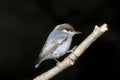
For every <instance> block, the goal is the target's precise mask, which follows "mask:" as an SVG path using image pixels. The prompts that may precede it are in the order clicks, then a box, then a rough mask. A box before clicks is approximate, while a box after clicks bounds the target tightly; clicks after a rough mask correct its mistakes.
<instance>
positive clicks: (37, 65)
mask: <svg viewBox="0 0 120 80" xmlns="http://www.w3.org/2000/svg"><path fill="white" fill-rule="evenodd" d="M42 61H43V59H41V58H40V57H39V58H38V59H37V61H36V64H35V68H38V67H39V65H40V64H41V62H42Z"/></svg>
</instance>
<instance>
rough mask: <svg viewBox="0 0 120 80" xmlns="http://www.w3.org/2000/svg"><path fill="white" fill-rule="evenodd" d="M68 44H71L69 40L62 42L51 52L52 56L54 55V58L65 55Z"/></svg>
mask: <svg viewBox="0 0 120 80" xmlns="http://www.w3.org/2000/svg"><path fill="white" fill-rule="evenodd" d="M70 45H71V41H66V42H64V43H63V44H62V45H60V46H59V47H58V48H57V49H56V50H55V51H54V52H53V55H52V56H54V58H59V57H60V56H63V55H65V54H66V53H67V51H68V50H69V48H70Z"/></svg>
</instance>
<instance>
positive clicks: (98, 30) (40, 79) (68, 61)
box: [34, 24, 108, 80]
mask: <svg viewBox="0 0 120 80" xmlns="http://www.w3.org/2000/svg"><path fill="white" fill-rule="evenodd" d="M107 30H108V28H107V24H103V25H102V26H100V27H98V26H97V25H96V26H95V28H94V30H93V32H92V33H91V34H90V35H89V36H88V37H87V38H86V39H85V40H84V41H83V42H82V43H81V44H79V46H78V47H77V48H76V49H75V50H74V52H72V53H71V54H70V55H68V56H67V57H66V58H65V59H64V60H63V61H62V62H61V63H60V64H59V65H56V66H55V67H53V68H52V69H50V70H48V71H47V72H45V73H43V74H41V75H39V76H37V77H36V78H34V80H49V79H51V78H52V77H54V76H55V75H57V74H58V73H60V72H61V71H63V70H64V69H66V68H68V67H70V66H72V65H74V63H75V62H76V60H77V59H78V57H80V55H81V54H82V53H83V52H84V51H85V50H86V49H87V48H88V47H89V46H90V45H91V44H92V43H93V42H94V41H95V40H96V39H97V38H98V37H100V36H101V35H102V34H103V33H104V32H105V31H107Z"/></svg>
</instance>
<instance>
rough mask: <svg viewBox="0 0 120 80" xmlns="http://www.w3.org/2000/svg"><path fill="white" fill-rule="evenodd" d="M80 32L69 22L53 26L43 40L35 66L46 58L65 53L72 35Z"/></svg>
mask: <svg viewBox="0 0 120 80" xmlns="http://www.w3.org/2000/svg"><path fill="white" fill-rule="evenodd" d="M79 33H80V32H77V31H75V29H74V28H73V27H72V26H71V25H69V24H61V25H58V26H56V27H55V28H54V30H53V31H52V32H51V33H50V35H49V36H48V38H47V41H46V42H45V44H44V46H43V48H42V51H41V52H40V54H39V58H38V60H37V64H36V65H35V68H38V67H39V65H40V63H41V62H42V61H44V60H47V59H55V60H56V59H57V58H59V57H60V56H63V55H64V54H66V53H67V52H68V50H69V48H70V45H71V42H72V37H73V36H74V35H75V34H79Z"/></svg>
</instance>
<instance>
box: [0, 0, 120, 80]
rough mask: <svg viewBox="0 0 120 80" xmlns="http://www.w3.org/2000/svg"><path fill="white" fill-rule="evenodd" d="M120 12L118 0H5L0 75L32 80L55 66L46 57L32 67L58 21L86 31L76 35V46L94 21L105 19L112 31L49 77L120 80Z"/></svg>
mask: <svg viewBox="0 0 120 80" xmlns="http://www.w3.org/2000/svg"><path fill="white" fill-rule="evenodd" d="M119 11H120V1H119V0H1V1H0V78H3V79H4V80H7V79H8V80H10V79H11V80H32V78H33V77H35V76H37V75H38V74H41V73H42V72H44V71H47V70H48V69H50V68H52V67H53V66H55V65H56V63H55V61H53V60H47V61H44V62H43V63H42V64H41V66H40V67H39V68H38V69H34V65H35V62H36V59H37V57H38V55H39V52H40V50H41V48H42V46H43V44H44V42H45V40H46V38H47V36H48V34H49V33H50V32H51V31H52V29H53V28H54V27H55V26H56V25H58V24H61V23H69V24H71V25H72V26H74V27H75V29H76V30H78V31H81V32H82V34H81V35H76V36H75V37H74V39H73V43H72V47H73V46H74V45H78V44H79V43H80V42H81V41H82V40H84V39H85V38H86V37H87V36H88V35H89V34H90V33H91V32H92V30H93V29H94V26H95V25H96V24H97V25H99V26H100V25H102V24H103V23H107V24H108V27H109V31H107V32H106V33H105V34H104V35H103V36H101V37H100V38H99V39H98V40H97V41H96V42H95V43H94V44H92V46H90V48H88V49H87V50H86V51H85V52H84V54H83V55H82V56H81V57H80V58H79V60H78V61H77V62H76V64H75V65H74V66H72V67H70V68H69V69H67V70H65V71H63V72H62V73H60V74H58V75H57V76H56V77H54V78H52V79H51V80H93V79H95V80H98V79H100V80H103V79H106V80H108V79H112V80H117V79H118V80H120V78H119V75H120V36H119V35H120V32H119V21H120V17H119V16H120V12H119ZM64 57H65V56H64ZM62 58H63V57H62ZM62 58H61V59H60V61H61V60H62Z"/></svg>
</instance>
